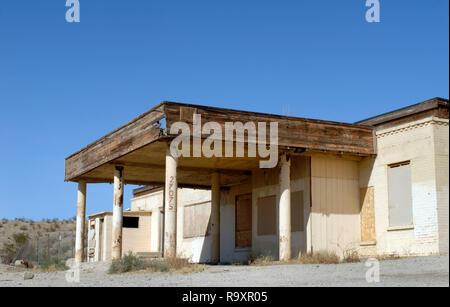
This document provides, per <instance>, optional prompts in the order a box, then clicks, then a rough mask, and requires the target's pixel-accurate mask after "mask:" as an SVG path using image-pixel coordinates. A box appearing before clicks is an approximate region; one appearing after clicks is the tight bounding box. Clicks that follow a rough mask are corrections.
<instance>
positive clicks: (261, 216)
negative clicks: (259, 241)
mask: <svg viewBox="0 0 450 307" xmlns="http://www.w3.org/2000/svg"><path fill="white" fill-rule="evenodd" d="M276 201H277V198H276V196H268V197H262V198H258V236H267V235H275V234H276V233H277V229H276V223H277V220H276V218H277V212H276V207H277V206H276Z"/></svg>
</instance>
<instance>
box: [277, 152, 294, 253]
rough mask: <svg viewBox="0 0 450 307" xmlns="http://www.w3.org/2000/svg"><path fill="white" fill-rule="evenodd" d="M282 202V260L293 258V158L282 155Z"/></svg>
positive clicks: (280, 216)
mask: <svg viewBox="0 0 450 307" xmlns="http://www.w3.org/2000/svg"><path fill="white" fill-rule="evenodd" d="M280 163H281V171H280V204H279V236H280V237H279V243H280V249H279V252H280V254H279V256H280V261H286V260H289V259H291V178H290V177H291V174H290V173H291V172H290V167H291V160H290V157H289V156H288V155H287V154H283V155H282V156H281V161H280Z"/></svg>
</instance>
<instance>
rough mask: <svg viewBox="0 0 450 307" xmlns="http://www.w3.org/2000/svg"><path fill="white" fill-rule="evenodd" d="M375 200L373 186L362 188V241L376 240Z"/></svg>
mask: <svg viewBox="0 0 450 307" xmlns="http://www.w3.org/2000/svg"><path fill="white" fill-rule="evenodd" d="M375 240H376V236H375V202H374V194H373V187H367V188H361V241H363V242H368V241H375Z"/></svg>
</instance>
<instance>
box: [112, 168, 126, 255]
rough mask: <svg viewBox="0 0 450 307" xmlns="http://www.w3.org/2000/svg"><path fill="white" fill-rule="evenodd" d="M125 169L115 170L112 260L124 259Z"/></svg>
mask: <svg viewBox="0 0 450 307" xmlns="http://www.w3.org/2000/svg"><path fill="white" fill-rule="evenodd" d="M123 187H124V184H123V167H122V166H116V168H115V170H114V206H113V220H112V259H120V258H121V257H122V224H123Z"/></svg>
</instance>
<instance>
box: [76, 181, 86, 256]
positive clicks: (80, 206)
mask: <svg viewBox="0 0 450 307" xmlns="http://www.w3.org/2000/svg"><path fill="white" fill-rule="evenodd" d="M85 227H86V182H84V181H79V182H78V196H77V224H76V233H75V262H76V263H80V262H83V260H84V238H85V237H86V235H85V234H86V228H85Z"/></svg>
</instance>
